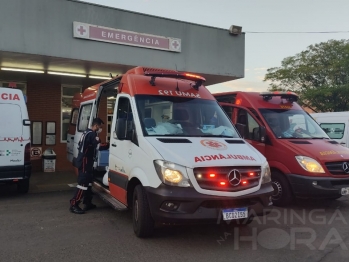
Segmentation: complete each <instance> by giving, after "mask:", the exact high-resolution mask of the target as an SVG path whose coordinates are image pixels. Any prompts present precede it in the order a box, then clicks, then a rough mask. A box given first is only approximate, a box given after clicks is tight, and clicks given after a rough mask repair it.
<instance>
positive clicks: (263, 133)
mask: <svg viewBox="0 0 349 262" xmlns="http://www.w3.org/2000/svg"><path fill="white" fill-rule="evenodd" d="M266 133H267V131H266V129H265V126H260V127H259V134H260V136H259V141H261V142H262V143H264V142H265V136H266Z"/></svg>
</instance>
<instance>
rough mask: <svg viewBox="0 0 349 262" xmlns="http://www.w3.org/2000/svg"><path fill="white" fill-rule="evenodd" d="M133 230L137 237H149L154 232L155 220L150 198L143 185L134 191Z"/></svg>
mask: <svg viewBox="0 0 349 262" xmlns="http://www.w3.org/2000/svg"><path fill="white" fill-rule="evenodd" d="M132 220H133V230H134V232H135V234H136V235H137V237H141V238H145V237H149V236H151V235H152V234H153V232H154V220H153V218H152V216H151V213H150V208H149V203H148V198H147V195H146V193H145V190H144V188H143V186H142V185H137V186H136V187H135V190H134V192H133V209H132Z"/></svg>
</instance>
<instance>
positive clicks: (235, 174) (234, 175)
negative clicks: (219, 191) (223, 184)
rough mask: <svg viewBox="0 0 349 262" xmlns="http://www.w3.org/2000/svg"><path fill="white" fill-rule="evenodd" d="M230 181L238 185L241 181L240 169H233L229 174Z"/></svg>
mask: <svg viewBox="0 0 349 262" xmlns="http://www.w3.org/2000/svg"><path fill="white" fill-rule="evenodd" d="M228 181H229V183H230V184H231V185H232V186H238V185H239V184H240V182H241V174H240V172H239V170H237V169H233V170H232V171H230V172H229V174H228Z"/></svg>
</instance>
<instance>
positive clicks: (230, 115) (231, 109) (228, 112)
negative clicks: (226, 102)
mask: <svg viewBox="0 0 349 262" xmlns="http://www.w3.org/2000/svg"><path fill="white" fill-rule="evenodd" d="M222 108H223V110H224V111H225V112H226V113H227V115H228V117H229V119H232V116H233V107H231V106H222Z"/></svg>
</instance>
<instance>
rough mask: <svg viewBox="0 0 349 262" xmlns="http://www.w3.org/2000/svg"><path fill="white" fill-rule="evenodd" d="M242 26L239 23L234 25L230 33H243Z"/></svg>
mask: <svg viewBox="0 0 349 262" xmlns="http://www.w3.org/2000/svg"><path fill="white" fill-rule="evenodd" d="M241 32H242V27H241V26H237V25H232V26H230V28H229V34H231V35H241Z"/></svg>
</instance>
